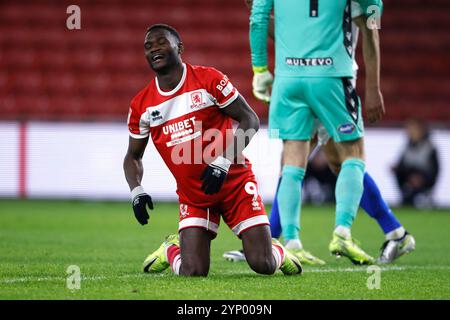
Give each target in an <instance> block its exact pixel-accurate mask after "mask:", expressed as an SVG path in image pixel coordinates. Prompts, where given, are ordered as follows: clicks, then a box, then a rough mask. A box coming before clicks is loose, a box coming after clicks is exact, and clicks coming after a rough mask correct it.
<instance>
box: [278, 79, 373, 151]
mask: <svg viewBox="0 0 450 320" xmlns="http://www.w3.org/2000/svg"><path fill="white" fill-rule="evenodd" d="M315 119H318V120H319V121H320V123H322V124H323V126H324V127H325V129H326V131H327V132H328V134H329V135H330V136H331V138H332V139H333V140H334V141H336V142H341V141H352V140H356V139H358V138H361V137H362V136H363V135H364V125H363V119H362V115H361V102H360V99H359V97H358V96H357V94H356V91H355V88H354V85H353V84H352V78H332V77H303V78H294V77H279V76H276V77H275V82H274V85H273V91H272V98H271V101H270V109H269V129H270V130H269V132H270V136H271V138H280V139H282V140H310V139H311V138H312V136H313V133H314V128H315Z"/></svg>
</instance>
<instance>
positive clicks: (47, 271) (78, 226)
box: [0, 200, 450, 300]
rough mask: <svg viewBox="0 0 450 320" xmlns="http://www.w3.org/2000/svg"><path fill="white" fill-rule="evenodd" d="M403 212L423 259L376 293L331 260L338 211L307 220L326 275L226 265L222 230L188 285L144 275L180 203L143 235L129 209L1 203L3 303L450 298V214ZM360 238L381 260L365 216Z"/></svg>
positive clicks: (230, 238)
mask: <svg viewBox="0 0 450 320" xmlns="http://www.w3.org/2000/svg"><path fill="white" fill-rule="evenodd" d="M267 209H269V208H267ZM395 212H396V214H397V215H398V217H399V219H400V220H401V221H402V223H403V224H404V225H405V227H406V228H407V229H408V231H409V232H410V233H412V234H413V235H414V237H415V239H416V242H417V245H416V250H415V251H414V252H413V253H411V254H409V255H407V256H404V257H401V258H400V259H399V260H398V261H396V263H395V264H393V265H387V266H381V267H380V269H379V276H380V278H379V280H380V282H379V288H378V289H377V288H376V287H375V288H373V286H369V287H371V289H369V287H368V283H369V284H372V285H373V284H376V282H374V281H373V280H374V276H375V275H378V271H376V272H375V273H373V272H370V273H368V270H367V267H357V266H353V265H352V264H351V263H350V262H349V261H348V260H347V259H345V258H341V259H336V258H335V257H332V256H330V255H329V253H328V251H327V247H328V242H329V241H330V237H331V231H332V228H333V222H334V215H333V208H332V207H331V206H322V207H309V206H307V207H305V208H304V209H303V214H302V225H303V231H302V241H303V244H304V246H305V248H306V249H308V250H309V251H311V252H313V253H314V254H315V255H317V256H318V257H320V258H323V259H324V260H325V261H326V262H327V264H326V265H324V266H320V267H308V266H305V267H304V269H305V271H304V274H303V275H301V276H291V277H286V276H283V274H282V273H281V272H280V271H278V272H277V273H276V274H275V275H273V276H262V275H258V274H255V273H254V272H253V271H252V270H251V269H250V268H249V267H248V266H247V264H246V263H242V262H234V263H232V262H227V261H225V260H224V259H223V258H222V254H223V252H224V251H226V250H232V249H239V248H240V242H239V240H238V239H237V238H236V237H235V236H234V235H233V234H232V233H231V231H230V230H229V229H228V228H227V226H226V225H225V224H224V223H223V222H222V223H221V227H220V229H219V236H218V237H217V238H216V239H215V240H214V241H213V244H212V253H211V254H212V259H211V268H210V274H209V276H208V277H207V278H186V277H177V276H174V275H172V274H171V273H170V272H169V271H166V272H164V273H162V274H155V275H149V274H144V273H142V271H141V264H142V262H143V260H144V258H145V257H146V256H147V254H149V253H150V252H151V251H153V250H155V249H156V248H158V247H159V245H160V244H161V242H162V241H163V239H164V237H165V236H166V235H168V234H171V233H175V232H176V230H177V223H178V206H177V205H176V204H168V203H156V206H155V210H154V211H152V212H151V218H150V223H149V224H148V225H146V226H144V227H143V226H141V225H139V224H138V223H137V222H136V221H135V218H134V216H133V212H132V209H131V205H130V204H129V203H120V202H79V201H18V200H0V299H174V300H176V299H186V300H193V299H199V300H210V299H450V254H449V252H450V229H449V227H450V212H448V211H442V210H435V211H419V210H416V209H412V208H402V209H396V210H395ZM353 235H354V237H355V238H357V239H359V240H360V241H361V243H362V246H363V248H364V249H365V250H366V251H367V252H368V253H370V254H372V255H373V256H377V255H378V253H379V248H380V246H381V244H382V242H383V238H384V237H383V234H382V232H381V231H380V229H379V227H378V225H377V224H376V222H375V221H373V220H372V219H371V218H369V217H368V216H367V215H366V214H365V213H364V212H362V211H360V212H359V213H358V218H357V220H356V221H355V224H354V227H353ZM69 266H77V267H78V268H79V269H80V273H81V282H80V288H79V289H69V288H68V287H67V283H68V281H67V277H68V276H70V275H69V274H68V273H67V270H68V268H69ZM69 270H70V268H69ZM371 277H372V278H371ZM70 283H71V282H70V281H69V284H70Z"/></svg>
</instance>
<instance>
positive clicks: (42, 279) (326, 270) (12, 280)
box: [0, 266, 450, 284]
mask: <svg viewBox="0 0 450 320" xmlns="http://www.w3.org/2000/svg"><path fill="white" fill-rule="evenodd" d="M367 267H368V266H358V267H349V268H308V267H306V268H305V269H304V272H305V273H336V272H367ZM379 267H380V269H381V271H405V270H450V266H379ZM245 273H247V271H245ZM223 274H244V273H243V272H239V271H237V272H236V271H231V270H230V271H228V272H225V273H223ZM162 275H164V274H161V276H162ZM153 276H155V275H153ZM145 277H148V275H146V274H142V273H139V274H125V275H120V276H116V277H107V276H87V277H81V280H82V281H96V280H109V279H127V278H145ZM65 280H66V278H64V277H20V278H9V279H8V278H6V279H0V283H5V284H8V283H17V282H46V281H48V282H51V281H65Z"/></svg>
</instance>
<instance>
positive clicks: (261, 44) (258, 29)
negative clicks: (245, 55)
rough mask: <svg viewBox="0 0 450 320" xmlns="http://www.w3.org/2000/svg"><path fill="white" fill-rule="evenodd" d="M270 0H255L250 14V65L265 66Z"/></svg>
mask: <svg viewBox="0 0 450 320" xmlns="http://www.w3.org/2000/svg"><path fill="white" fill-rule="evenodd" d="M271 10H272V0H255V1H254V2H253V6H252V13H251V15H250V48H251V52H252V65H253V66H254V67H265V66H267V35H268V32H269V24H270V11H271Z"/></svg>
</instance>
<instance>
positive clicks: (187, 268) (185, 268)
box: [180, 260, 209, 277]
mask: <svg viewBox="0 0 450 320" xmlns="http://www.w3.org/2000/svg"><path fill="white" fill-rule="evenodd" d="M208 272H209V263H208V264H206V263H202V262H199V261H183V260H182V264H181V269H180V275H182V276H189V277H206V276H207V275H208Z"/></svg>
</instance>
